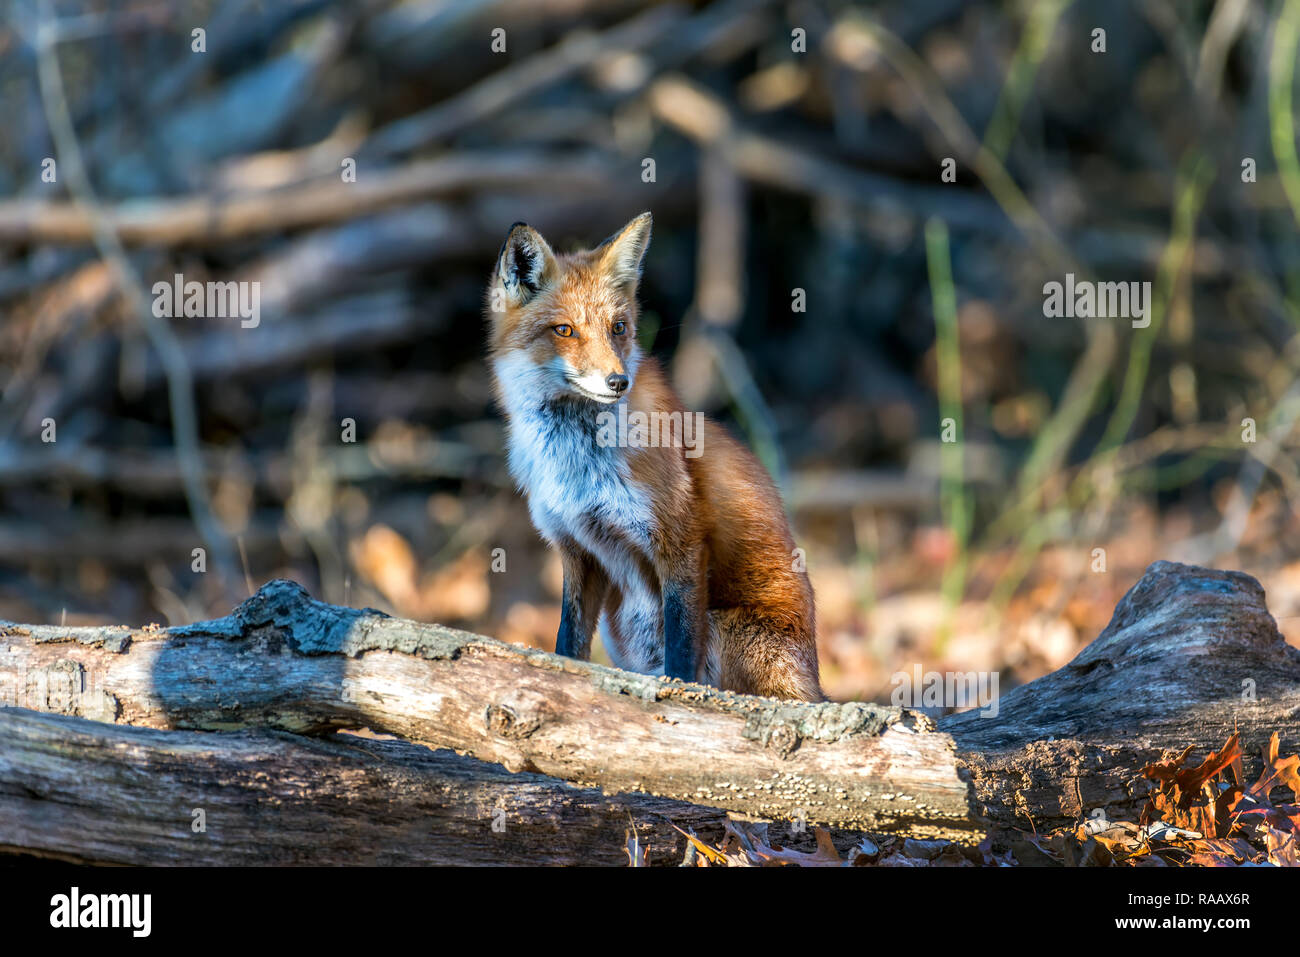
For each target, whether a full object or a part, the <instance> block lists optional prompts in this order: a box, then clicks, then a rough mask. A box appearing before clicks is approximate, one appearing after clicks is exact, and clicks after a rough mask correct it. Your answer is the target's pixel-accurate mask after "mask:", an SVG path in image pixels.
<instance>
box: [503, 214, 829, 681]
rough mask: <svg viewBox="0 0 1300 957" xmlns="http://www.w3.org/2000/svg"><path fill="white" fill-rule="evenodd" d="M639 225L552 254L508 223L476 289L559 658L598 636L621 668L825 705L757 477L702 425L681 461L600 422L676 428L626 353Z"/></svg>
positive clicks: (808, 625)
mask: <svg viewBox="0 0 1300 957" xmlns="http://www.w3.org/2000/svg"><path fill="white" fill-rule="evenodd" d="M650 226H651V219H650V214H649V213H643V214H642V215H640V216H638V217H636V218H635V219H633V220H632V221H631V222H629V223H628V224H627V225H626V226H624V227H623V228H622V229H621V230H620V231H619V232H617V233H615V234H614V235H613V236H611V237H609V238H608V239H606V240H605V241H604V242H603V243H601V244H600V245H599V246H597V247H596V248H595V249H591V250H585V251H582V252H576V253H571V254H567V255H556V254H555V253H554V252H553V251H552V250H551V247H550V246H549V245H548V244H547V242H546V240H545V239H543V238H542V236H541V235H540V234H539V233H538V232H537V231H536V230H534V229H532V228H531V227H529V226H527V225H525V224H523V223H516V224H515V225H514V226H513V227H512V228H511V230H510V233H509V235H508V236H507V237H506V241H505V244H504V245H503V246H502V248H501V254H500V256H499V257H498V259H497V266H496V271H495V273H494V274H493V277H492V281H491V283H490V284H489V287H488V306H487V308H488V319H489V323H490V350H489V352H490V361H491V366H492V371H493V377H494V380H495V386H496V392H497V398H498V400H499V401H500V404H501V407H502V409H503V410H504V412H505V415H506V418H507V422H508V436H509V439H508V444H509V461H510V470H511V473H512V474H513V476H514V478H515V480H516V482H517V483H518V484H519V486H520V488H521V490H522V491H524V493H525V494H526V495H527V497H528V507H529V513H530V515H531V516H532V520H533V524H534V525H536V527H537V529H538V531H539V532H540V533H541V534H542V536H543V537H544V538H546V539H547V540H548V541H549V542H550V543H551V544H552V545H554V546H555V547H556V548H557V549H558V550H559V554H560V558H561V563H562V565H563V569H564V595H563V607H562V612H561V620H560V630H559V634H558V635H557V637H556V651H557V652H558V653H560V654H563V655H568V656H571V657H576V658H583V659H585V658H588V657H589V656H590V653H591V638H592V634H593V632H594V631H596V630H597V629H598V628H599V630H600V632H601V637H602V640H603V643H604V645H605V649H606V651H607V653H608V654H609V657H610V659H611V660H612V661H613V662H614V663H615V664H616V665H618V666H619V667H622V668H626V669H628V670H632V671H638V672H642V673H647V674H666V675H668V676H669V677H674V678H682V679H685V680H695V681H703V682H706V683H709V684H713V685H716V686H718V687H721V688H726V689H730V690H734V691H739V692H745V693H748V694H759V695H770V696H773V697H778V698H799V699H803V700H807V701H821V700H824V698H823V695H822V691H821V686H820V684H819V681H818V672H817V646H816V641H815V639H814V622H813V592H812V586H811V584H810V583H809V581H808V576H807V575H806V574H805V573H804V572H803V571H802V563H800V562H796V560H795V557H794V556H795V546H794V541H793V539H792V537H791V534H790V527H789V524H788V522H787V521H786V516H785V510H784V509H783V507H782V504H781V498H780V495H779V494H778V492H777V490H776V487H775V485H774V484H773V482H772V480H771V478H770V477H769V476H768V474H767V472H766V471H765V470H764V468H763V466H762V465H761V464H760V463H759V462H758V460H757V459H756V458H755V457H754V456H753V455H752V454H751V453H750V452H749V450H748V449H746V448H745V447H744V446H743V445H741V444H740V443H739V442H737V441H736V440H735V439H733V438H732V437H731V436H730V435H728V434H727V432H726V430H725V429H723V427H722V426H720V425H718V424H716V423H714V422H711V421H708V420H706V419H704V418H703V417H702V416H700V417H699V418H698V420H697V419H691V420H690V421H700V422H701V423H702V424H701V426H700V428H699V430H698V434H697V435H694V436H693V448H688V447H686V445H687V443H685V442H646V441H619V442H613V443H611V442H610V441H608V440H607V439H606V438H605V436H607V435H608V434H609V433H608V432H607V431H606V432H602V429H605V428H606V427H607V426H608V425H609V423H610V421H611V419H612V418H613V416H611V414H610V413H617V414H620V415H623V416H625V418H632V419H635V414H636V413H644V414H645V416H644V417H643V420H644V418H645V417H649V416H650V414H651V413H655V414H658V415H659V416H662V417H663V419H662V421H665V422H674V423H677V422H683V421H686V417H687V416H689V415H690V414H689V413H687V412H686V411H685V410H684V409H683V408H682V404H681V402H680V400H679V399H678V397H677V395H676V394H675V393H674V392H673V390H672V388H671V387H670V386H669V385H668V382H667V381H666V379H665V377H664V374H663V372H662V371H660V369H659V366H658V365H657V364H656V363H655V361H654V360H653V359H652V358H648V357H646V356H643V355H642V354H641V352H640V350H639V349H638V347H637V342H636V327H637V319H638V314H639V313H638V307H637V300H636V293H637V284H638V282H639V280H640V276H641V264H642V260H643V258H644V256H645V252H646V248H647V247H648V245H649V242H650ZM620 406H621V407H622V408H621V409H620V408H619V407H620ZM602 413H604V415H603V416H602ZM674 414H676V416H677V418H675V419H674V418H673V415H674ZM642 438H643V439H644V434H642Z"/></svg>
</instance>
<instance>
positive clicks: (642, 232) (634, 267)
mask: <svg viewBox="0 0 1300 957" xmlns="http://www.w3.org/2000/svg"><path fill="white" fill-rule="evenodd" d="M651 221H652V217H651V216H650V214H649V213H642V214H641V215H640V216H638V217H636V219H633V220H632V221H631V222H629V223H628V224H627V225H626V226H624V227H623V228H622V229H620V230H619V231H618V232H616V233H615V234H614V235H613V236H610V237H609V238H608V239H607V240H605V241H604V242H603V243H601V244H600V245H599V246H598V247H596V248H597V249H598V250H601V251H602V255H601V259H600V265H601V268H602V269H604V270H605V274H606V275H608V276H609V278H610V279H612V280H614V282H615V283H616V284H617V285H620V286H628V287H630V289H631V290H632V291H635V289H636V284H637V281H638V280H640V278H641V261H642V260H643V259H645V251H646V250H647V249H648V248H649V247H650V224H651Z"/></svg>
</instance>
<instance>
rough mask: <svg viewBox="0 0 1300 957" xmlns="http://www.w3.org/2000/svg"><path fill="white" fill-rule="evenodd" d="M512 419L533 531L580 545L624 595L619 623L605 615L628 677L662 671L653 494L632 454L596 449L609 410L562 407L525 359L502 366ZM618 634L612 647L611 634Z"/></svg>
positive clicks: (513, 459)
mask: <svg viewBox="0 0 1300 957" xmlns="http://www.w3.org/2000/svg"><path fill="white" fill-rule="evenodd" d="M494 365H495V370H494V371H495V372H496V374H497V378H498V381H499V382H501V383H502V385H501V398H502V400H503V404H504V406H505V408H506V411H507V413H508V419H509V439H510V441H509V449H510V451H509V463H510V473H511V475H512V476H513V477H514V479H515V482H516V483H517V484H518V486H519V488H520V490H521V491H522V492H524V493H525V495H526V496H527V498H528V512H529V515H530V516H531V517H532V520H533V525H534V526H535V527H536V528H537V530H538V532H540V533H541V535H542V537H544V538H545V539H546V540H547V541H548V542H550V543H551V544H552V545H560V544H561V543H562V542H563V541H564V540H565V539H568V540H570V541H573V542H576V543H577V544H578V545H580V546H582V548H584V549H585V550H586V551H587V552H589V553H590V554H591V555H592V556H594V557H595V558H596V560H597V561H599V562H600V564H601V567H602V568H603V569H604V571H605V574H606V575H607V576H608V577H609V580H610V581H611V582H614V583H616V587H617V589H618V591H619V593H620V595H621V601H620V602H619V604H618V611H617V613H616V616H617V620H616V621H613V622H611V621H607V620H605V619H604V617H603V616H602V621H601V622H600V626H601V635H602V643H603V645H604V646H605V649H606V652H607V653H608V654H609V656H610V660H611V661H613V663H614V664H615V665H616V666H617V667H619V668H624V669H626V670H629V671H639V672H642V673H646V674H653V673H662V671H663V613H662V608H661V604H660V597H659V583H658V581H657V580H655V579H653V578H652V577H651V575H652V574H653V573H652V572H651V571H649V569H650V568H651V567H652V562H653V555H652V551H651V532H652V531H653V529H654V514H653V510H652V508H651V503H650V497H649V494H648V492H647V490H645V489H644V488H642V487H641V486H639V485H638V484H637V483H636V482H634V481H633V480H632V479H631V477H630V470H629V468H628V463H627V455H628V453H629V450H628V449H626V448H621V447H617V446H608V447H602V446H601V445H600V443H598V442H597V415H598V414H599V413H600V412H601V411H608V410H610V409H611V408H613V407H612V406H604V407H602V406H597V405H594V404H593V403H590V402H573V401H564V400H560V401H555V400H554V397H553V396H552V395H550V394H549V393H548V391H547V390H546V388H545V383H544V382H541V381H539V379H542V378H543V377H544V376H545V375H546V373H545V372H544V371H541V370H538V369H537V367H536V366H535V365H534V364H532V363H531V362H530V360H529V359H528V358H527V357H526V356H512V355H509V354H507V355H505V356H501V357H499V358H498V359H497V360H496V361H495V363H494ZM611 626H612V629H613V630H616V631H617V633H618V640H616V641H615V640H611V636H610V631H611Z"/></svg>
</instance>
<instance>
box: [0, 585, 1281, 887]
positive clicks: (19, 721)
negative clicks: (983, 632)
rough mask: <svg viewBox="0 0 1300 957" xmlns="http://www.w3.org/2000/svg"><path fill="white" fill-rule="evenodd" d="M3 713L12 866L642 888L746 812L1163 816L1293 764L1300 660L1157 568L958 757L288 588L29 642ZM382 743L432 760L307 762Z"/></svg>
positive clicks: (952, 730)
mask: <svg viewBox="0 0 1300 957" xmlns="http://www.w3.org/2000/svg"><path fill="white" fill-rule="evenodd" d="M0 701H3V702H4V703H5V704H8V705H12V706H16V707H15V708H14V710H7V711H0V739H3V740H4V741H6V747H5V748H4V749H3V751H2V752H0V847H3V848H6V849H8V850H11V851H26V852H28V853H38V854H44V855H49V856H62V857H66V858H68V859H77V860H103V861H123V862H135V863H163V862H165V863H215V862H222V863H298V862H306V861H312V862H318V863H340V862H345V861H351V862H356V863H378V862H392V863H479V862H481V863H487V862H496V863H564V862H590V863H615V862H621V861H624V860H626V855H625V854H624V852H623V844H624V832H625V831H626V830H628V829H629V828H632V827H635V828H636V829H637V830H638V832H639V833H640V835H641V839H642V843H643V844H648V845H649V846H650V847H651V850H652V859H657V860H659V861H664V862H666V861H667V860H668V859H669V858H670V857H671V854H672V853H675V852H676V850H677V849H679V847H680V843H679V835H678V834H677V832H676V831H675V830H673V828H672V824H676V825H677V826H678V827H681V828H683V829H686V830H692V829H694V830H697V831H700V832H701V833H708V832H710V829H716V828H717V827H719V826H720V824H721V821H722V820H723V817H724V812H728V813H733V814H734V813H739V814H742V815H751V816H758V817H763V818H770V819H775V820H786V821H789V820H798V821H806V822H808V823H823V824H830V825H838V826H844V827H851V828H855V829H860V830H867V831H874V832H889V831H893V832H897V833H901V834H906V835H908V836H916V837H945V838H949V839H955V840H960V841H965V842H971V841H974V840H978V839H979V837H980V836H981V835H982V834H984V833H985V831H986V830H987V829H988V828H990V827H993V826H1004V825H1014V826H1019V827H1026V828H1028V827H1029V826H1030V825H1031V824H1032V825H1033V827H1035V828H1037V829H1039V830H1042V829H1045V828H1050V827H1052V826H1056V825H1058V824H1061V823H1068V822H1069V821H1073V820H1077V819H1078V818H1079V817H1080V816H1081V815H1084V814H1086V813H1087V812H1088V811H1090V810H1091V809H1093V808H1098V807H1106V808H1108V809H1110V810H1109V811H1108V813H1109V814H1111V816H1124V815H1128V814H1129V813H1130V812H1132V813H1135V812H1136V808H1137V807H1138V806H1139V805H1140V802H1141V801H1142V800H1143V799H1144V797H1145V794H1146V786H1145V785H1146V782H1145V780H1144V779H1143V777H1142V774H1141V768H1142V766H1143V765H1144V764H1146V763H1147V762H1149V761H1151V760H1153V759H1155V758H1158V757H1160V755H1161V753H1162V752H1163V751H1165V750H1181V749H1182V748H1184V747H1186V746H1188V745H1195V746H1197V747H1198V748H1201V749H1209V748H1213V747H1217V746H1218V745H1220V744H1222V743H1223V740H1224V739H1225V738H1226V737H1227V735H1228V734H1229V733H1231V731H1232V730H1233V729H1234V727H1235V728H1239V729H1240V730H1241V731H1242V732H1243V745H1244V746H1245V747H1246V749H1247V751H1248V753H1250V754H1251V755H1252V756H1253V753H1255V752H1257V751H1258V748H1259V746H1260V745H1261V744H1262V743H1263V742H1264V741H1265V740H1266V739H1267V737H1268V735H1269V734H1270V733H1272V732H1273V731H1278V732H1280V733H1281V736H1282V739H1283V742H1284V745H1286V746H1289V747H1292V748H1294V747H1295V745H1296V743H1297V725H1298V724H1300V651H1297V649H1294V648H1291V647H1289V646H1288V645H1286V643H1285V641H1284V640H1283V639H1282V637H1281V635H1280V634H1278V632H1277V629H1276V626H1275V624H1274V622H1273V619H1272V618H1271V617H1270V616H1269V614H1268V611H1267V609H1266V607H1265V605H1264V596H1263V591H1262V589H1261V588H1260V586H1259V585H1258V583H1257V582H1255V580H1254V579H1252V578H1250V577H1248V576H1246V575H1243V574H1241V573H1238V572H1222V571H1213V570H1208V569H1202V568H1193V567H1189V566H1183V565H1174V564H1170V563H1166V562H1158V563H1156V564H1155V565H1152V566H1151V568H1150V569H1148V571H1147V573H1146V575H1145V576H1144V577H1143V579H1142V580H1141V581H1140V582H1139V583H1138V584H1137V585H1136V586H1135V587H1134V588H1133V589H1132V590H1131V591H1130V592H1129V593H1128V595H1126V596H1125V598H1124V599H1123V600H1122V601H1121V602H1120V605H1119V606H1118V608H1117V609H1116V611H1115V616H1114V619H1113V620H1112V622H1111V624H1110V625H1109V626H1108V627H1107V628H1106V630H1105V631H1104V632H1103V633H1102V634H1101V636H1100V637H1099V638H1098V639H1097V640H1096V641H1094V642H1093V643H1092V644H1091V645H1089V646H1088V647H1087V648H1085V649H1084V650H1083V652H1081V653H1080V654H1079V656H1078V657H1077V658H1075V660H1074V661H1072V662H1071V663H1070V664H1069V665H1067V666H1066V667H1064V668H1062V669H1060V670H1059V671H1057V672H1055V673H1053V674H1052V675H1048V676H1046V677H1044V678H1042V679H1039V680H1038V681H1035V682H1033V683H1031V684H1029V685H1026V686H1024V687H1021V688H1017V689H1014V690H1013V691H1011V692H1009V693H1007V694H1006V695H1005V696H1003V698H1002V699H1001V701H1000V703H999V708H998V713H997V715H996V717H982V716H981V714H982V713H981V712H979V711H972V712H966V713H964V714H961V715H954V716H950V717H948V718H945V719H943V720H942V721H941V722H940V724H939V727H938V728H935V726H934V723H933V722H931V721H930V720H929V719H927V718H925V717H924V716H923V715H920V714H918V713H915V712H911V711H907V710H904V709H899V708H888V707H880V706H876V705H870V704H862V703H857V702H849V703H843V704H830V703H828V704H818V705H813V704H803V703H787V702H777V701H773V700H770V699H764V698H756V697H751V696H746V695H737V694H732V693H730V692H723V691H718V690H717V689H713V688H707V687H704V686H701V685H693V684H684V683H681V682H678V681H667V680H664V679H661V678H652V677H646V676H642V675H633V674H629V673H626V672H622V671H618V670H616V669H611V668H605V667H602V666H599V665H593V664H590V663H587V662H578V661H573V660H570V659H565V658H560V657H557V656H555V655H552V654H548V653H545V652H540V651H536V650H531V649H525V648H518V647H515V646H512V645H507V644H504V643H502V642H499V641H496V640H494V639H491V638H484V637H481V636H477V635H472V634H469V633H466V632H459V631H453V630H451V629H447V628H443V627H441V626H438V625H428V624H420V623H417V622H411V621H404V620H400V619H394V618H390V617H387V616H385V615H383V614H381V613H379V612H374V611H371V610H362V611H358V610H355V609H349V608H339V607H336V606H332V605H327V604H324V603H322V602H318V601H315V600H313V599H312V598H310V597H309V596H308V595H307V594H306V593H305V592H304V591H303V590H302V589H301V588H300V587H299V586H297V585H295V584H293V583H291V582H286V581H273V582H270V583H268V584H267V585H266V586H264V587H263V588H262V589H261V590H260V591H259V592H258V593H257V594H256V595H255V596H253V597H252V598H250V599H249V600H248V601H246V602H244V603H243V604H242V605H240V606H239V608H237V609H236V610H235V611H234V612H233V613H232V614H231V615H230V616H228V617H226V618H221V619H216V620H214V621H209V622H202V623H199V624H195V625H189V626H185V627H178V628H170V629H163V628H157V627H149V628H142V629H134V630H133V629H129V628H125V627H109V628H63V627H55V626H24V625H16V624H6V625H4V626H2V627H0ZM25 709H30V710H25ZM33 712H46V713H48V714H44V715H41V714H35V713H33ZM123 725H129V726H134V727H123ZM362 728H368V729H371V730H373V731H378V732H384V733H387V734H392V735H396V736H398V737H400V738H402V739H404V740H402V741H381V740H375V739H371V738H363V737H357V736H353V735H344V736H331V737H329V738H319V737H306V736H308V735H310V736H320V735H324V734H328V733H330V732H333V731H338V730H345V729H362ZM148 729H159V730H148ZM210 732H229V733H223V734H212V733H210ZM421 745H423V746H424V747H419V746H421ZM429 748H446V749H451V750H454V751H456V752H459V753H460V754H462V755H468V756H472V757H457V756H454V755H451V754H449V753H448V752H446V751H429V750H428V749H429ZM474 759H478V760H474ZM485 762H491V763H485ZM543 775H545V776H543ZM556 779H559V780H556ZM563 782H568V783H563ZM610 795H617V796H610ZM195 809H203V810H204V813H205V815H206V817H207V821H208V828H209V830H208V832H207V835H208V836H204V835H203V834H200V833H195V832H193V831H192V830H191V823H192V819H191V816H192V814H193V811H194V810H195ZM494 825H495V827H496V828H497V830H494ZM572 825H587V826H576V827H575V826H572ZM502 827H504V830H501V829H500V828H502ZM324 832H329V833H328V834H325V836H322V834H323V833H324ZM88 835H89V836H88ZM199 838H201V839H199Z"/></svg>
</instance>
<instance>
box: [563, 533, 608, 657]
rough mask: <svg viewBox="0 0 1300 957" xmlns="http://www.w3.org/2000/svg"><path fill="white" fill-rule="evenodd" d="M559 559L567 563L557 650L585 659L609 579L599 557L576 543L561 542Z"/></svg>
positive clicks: (588, 652) (564, 564) (565, 564)
mask: <svg viewBox="0 0 1300 957" xmlns="http://www.w3.org/2000/svg"><path fill="white" fill-rule="evenodd" d="M560 563H561V565H563V567H564V596H563V599H562V604H561V606H560V630H559V632H557V633H556V636H555V653H556V654H557V655H564V656H566V657H568V658H580V659H582V660H583V661H586V660H587V659H589V658H590V657H591V635H592V633H593V632H594V631H595V630H596V619H597V618H598V617H599V616H600V609H601V607H602V606H603V605H604V602H605V594H606V592H607V591H608V589H609V582H608V579H607V578H606V577H605V573H604V571H603V570H602V569H601V568H600V566H599V565H598V564H597V563H596V560H595V559H594V558H592V556H591V555H589V554H588V553H587V552H585V551H583V550H582V549H581V548H580V547H579V546H578V545H577V544H576V543H569V542H566V543H562V544H561V545H560Z"/></svg>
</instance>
